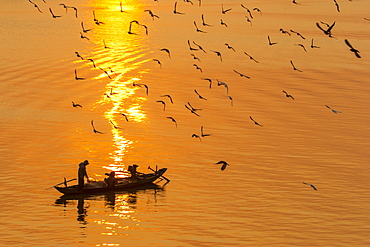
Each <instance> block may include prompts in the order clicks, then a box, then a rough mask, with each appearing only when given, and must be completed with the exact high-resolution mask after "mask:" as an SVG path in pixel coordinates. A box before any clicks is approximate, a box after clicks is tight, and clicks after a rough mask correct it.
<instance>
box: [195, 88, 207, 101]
mask: <svg viewBox="0 0 370 247" xmlns="http://www.w3.org/2000/svg"><path fill="white" fill-rule="evenodd" d="M194 92H195V93H196V94H197V95H198V97H199V99H203V100H207V99H206V98H204V97H203V96H202V95H200V94H199V93H198V91H197V90H196V89H194Z"/></svg>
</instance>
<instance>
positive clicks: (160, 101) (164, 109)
mask: <svg viewBox="0 0 370 247" xmlns="http://www.w3.org/2000/svg"><path fill="white" fill-rule="evenodd" d="M157 102H158V103H162V105H163V111H166V102H164V101H163V100H157Z"/></svg>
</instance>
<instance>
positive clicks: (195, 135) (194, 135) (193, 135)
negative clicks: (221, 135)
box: [191, 134, 202, 141]
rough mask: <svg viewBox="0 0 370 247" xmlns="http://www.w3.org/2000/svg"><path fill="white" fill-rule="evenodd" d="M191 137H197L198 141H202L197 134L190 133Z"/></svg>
mask: <svg viewBox="0 0 370 247" xmlns="http://www.w3.org/2000/svg"><path fill="white" fill-rule="evenodd" d="M191 137H195V138H198V139H199V141H202V139H201V137H200V136H198V135H197V134H192V135H191Z"/></svg>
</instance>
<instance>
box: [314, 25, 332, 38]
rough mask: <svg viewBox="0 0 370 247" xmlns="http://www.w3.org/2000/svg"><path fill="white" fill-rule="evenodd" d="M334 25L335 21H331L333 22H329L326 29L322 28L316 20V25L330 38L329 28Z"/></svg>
mask: <svg viewBox="0 0 370 247" xmlns="http://www.w3.org/2000/svg"><path fill="white" fill-rule="evenodd" d="M334 25H335V22H333V24H331V26H329V27H328V29H326V30H325V29H323V28H322V27H321V26H320V24H319V23H318V22H316V26H317V27H318V28H319V29H320V30H321V31H323V32H324V34H326V35H328V36H329V37H330V38H332V37H333V36H332V34H331V30H332V29H333V27H334Z"/></svg>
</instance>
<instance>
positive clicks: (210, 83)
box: [201, 78, 212, 88]
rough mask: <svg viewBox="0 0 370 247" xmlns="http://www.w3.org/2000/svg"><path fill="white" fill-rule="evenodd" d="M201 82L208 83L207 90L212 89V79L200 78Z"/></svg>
mask: <svg viewBox="0 0 370 247" xmlns="http://www.w3.org/2000/svg"><path fill="white" fill-rule="evenodd" d="M201 79H202V80H205V81H208V82H209V88H212V79H210V78H201Z"/></svg>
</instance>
